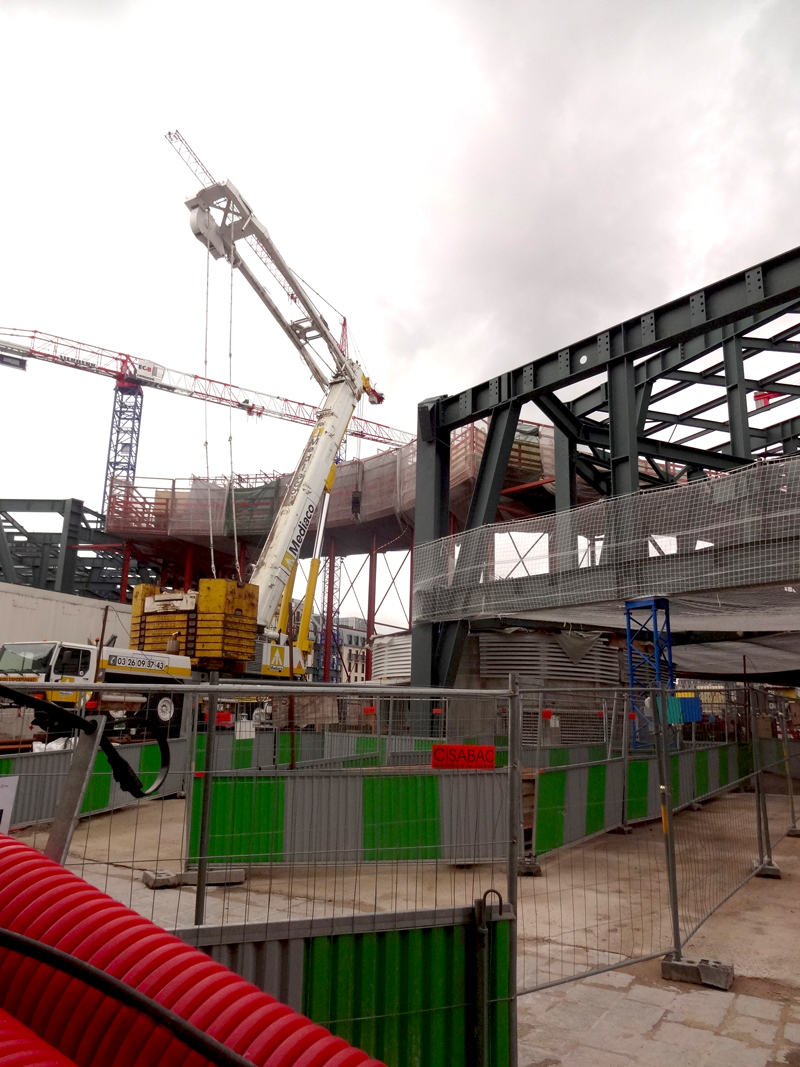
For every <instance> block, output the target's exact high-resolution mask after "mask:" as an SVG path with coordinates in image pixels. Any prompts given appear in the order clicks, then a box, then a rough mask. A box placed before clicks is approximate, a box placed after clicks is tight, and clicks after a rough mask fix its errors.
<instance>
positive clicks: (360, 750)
mask: <svg viewBox="0 0 800 1067" xmlns="http://www.w3.org/2000/svg"><path fill="white" fill-rule="evenodd" d="M377 751H378V738H377V737H361V736H359V737H356V753H357V754H358V755H366V754H367V753H369V752H377ZM381 759H382V760H383V763H384V764H385V763H386V738H385V737H382V738H381ZM379 765H380V760H379V759H378V757H377V756H374V757H372V758H371V759H355V760H354V759H348V760H347V766H348V767H378V766H379Z"/></svg>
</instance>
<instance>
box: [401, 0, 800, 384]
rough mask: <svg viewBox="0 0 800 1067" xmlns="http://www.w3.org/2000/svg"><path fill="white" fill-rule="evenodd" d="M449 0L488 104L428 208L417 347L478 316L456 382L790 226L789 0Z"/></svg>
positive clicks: (768, 242)
mask: <svg viewBox="0 0 800 1067" xmlns="http://www.w3.org/2000/svg"><path fill="white" fill-rule="evenodd" d="M446 6H447V7H448V9H449V10H450V11H451V12H453V13H455V14H458V16H459V18H460V23H461V25H462V27H463V29H464V32H465V35H466V37H467V39H468V40H470V41H471V43H472V46H473V47H474V48H475V50H476V54H477V55H478V57H479V62H480V64H481V66H482V69H483V71H484V73H485V76H486V79H487V85H488V87H489V93H490V96H491V99H490V105H491V106H490V109H489V113H488V118H485V119H477V120H476V126H475V128H474V131H473V134H472V137H471V138H470V143H469V144H468V145H467V147H466V149H465V150H464V151H463V153H462V156H461V159H460V160H459V163H458V166H457V167H456V168H455V170H454V172H453V174H452V176H451V182H450V185H449V187H448V188H447V190H446V192H445V193H444V194H443V195H441V196H439V198H438V199H437V200H436V201H434V202H431V203H430V204H429V207H428V210H429V211H430V213H431V217H432V219H433V220H435V222H432V225H431V231H432V233H434V234H435V238H434V239H432V240H431V241H430V243H429V245H428V247H427V249H426V250H425V264H424V267H425V270H426V273H427V286H426V287H425V290H426V299H425V303H424V306H423V307H422V308H421V309H420V310H419V312H418V314H417V316H416V318H415V319H412V321H409V320H408V318H407V317H404V319H403V321H402V323H399V322H398V323H397V326H396V331H395V340H396V343H397V344H398V345H401V346H403V347H404V348H405V351H406V352H407V354H408V358H409V359H410V360H412V361H413V360H414V358H415V355H414V349H415V347H416V349H417V350H418V351H423V350H427V349H428V347H429V346H430V345H431V344H435V343H436V338H437V337H439V338H448V337H450V338H451V339H452V343H453V344H454V345H456V344H457V340H456V339H457V338H458V337H459V336H461V337H462V338H467V337H468V336H469V335H470V333H471V332H472V331H474V328H475V326H476V324H477V323H480V322H488V323H489V324H490V326H489V331H488V336H486V337H485V339H484V340H483V342H482V343H481V344H480V345H479V346H478V347H477V348H473V346H472V345H471V343H470V342H469V341H468V340H462V343H461V348H462V356H461V358H459V355H458V352H457V351H452V352H451V358H452V359H453V365H454V369H453V388H457V387H458V386H459V385H461V384H467V383H468V382H469V381H470V380H472V379H475V378H476V377H479V376H484V375H485V374H488V373H493V372H496V371H498V370H501V369H507V368H510V367H512V366H515V365H517V364H518V363H520V362H522V361H524V360H525V359H528V358H531V357H532V356H535V355H538V354H543V353H545V352H547V351H550V350H551V349H553V348H555V347H558V346H559V345H563V344H567V343H570V342H572V341H577V340H579V339H580V338H582V337H583V336H586V335H587V334H590V333H592V332H594V331H596V330H599V329H602V328H604V327H606V326H609V325H611V324H612V323H614V322H618V321H620V320H621V319H622V318H624V317H626V316H628V315H630V314H635V313H636V312H637V311H640V310H642V311H643V310H645V309H646V308H648V307H650V306H654V305H656V304H658V303H661V302H663V301H665V300H667V299H669V298H670V297H672V296H675V295H677V294H678V293H679V292H682V291H684V290H685V289H686V288H687V287H691V286H694V285H700V284H702V283H703V282H706V281H712V280H713V279H714V278H715V277H719V276H722V275H724V274H726V273H728V272H730V271H733V270H736V269H739V268H742V267H745V266H747V265H749V263H750V262H755V261H757V260H758V259H759V258H763V257H766V256H769V255H774V254H776V253H778V252H780V251H782V250H783V249H784V248H787V247H791V246H793V245H795V244H798V243H800V241H799V240H798V238H799V237H800V227H798V225H797V221H796V208H795V203H796V191H797V189H798V185H799V182H798V178H800V133H799V130H800V127H799V126H798V115H800V107H799V105H800V78H798V73H797V72H798V70H800V62H798V60H800V55H798V53H799V52H800V31H798V25H797V19H796V8H795V6H794V4H793V3H792V0H775V2H762V3H753V2H750V0H747V2H735V0H705V2H704V3H703V4H700V5H698V4H697V3H695V2H689V0H671V2H670V3H669V4H663V3H660V2H654V0H648V2H641V3H631V2H629V0H607V2H605V3H603V4H596V3H594V2H589V0H580V2H577V0H567V2H564V3H558V4H552V3H548V2H538V3H530V2H528V0H526V2H524V3H522V2H520V3H516V2H511V3H505V4H491V5H487V4H485V3H482V2H473V3H467V4H464V3H462V2H459V3H458V4H455V3H453V4H448V5H446ZM482 336H484V335H482Z"/></svg>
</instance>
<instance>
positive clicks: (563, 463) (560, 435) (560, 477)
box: [553, 426, 577, 511]
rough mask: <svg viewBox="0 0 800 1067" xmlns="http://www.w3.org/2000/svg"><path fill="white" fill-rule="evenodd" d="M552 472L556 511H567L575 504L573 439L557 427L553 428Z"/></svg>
mask: <svg viewBox="0 0 800 1067" xmlns="http://www.w3.org/2000/svg"><path fill="white" fill-rule="evenodd" d="M553 454H554V460H555V464H554V471H553V473H554V474H555V476H556V485H555V488H556V511H569V509H570V508H574V507H575V504H576V503H577V486H576V477H575V439H574V438H573V437H570V436H569V435H568V434H566V433H564V431H563V430H561V429H560V428H559V427H558V426H554V427H553Z"/></svg>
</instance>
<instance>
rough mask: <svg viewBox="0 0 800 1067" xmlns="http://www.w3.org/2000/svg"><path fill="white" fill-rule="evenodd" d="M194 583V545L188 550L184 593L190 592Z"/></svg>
mask: <svg viewBox="0 0 800 1067" xmlns="http://www.w3.org/2000/svg"><path fill="white" fill-rule="evenodd" d="M193 581H194V545H189V546H188V548H187V549H186V558H185V561H184V564H183V591H184V592H188V591H189V590H190V589H191V588H192V582H193Z"/></svg>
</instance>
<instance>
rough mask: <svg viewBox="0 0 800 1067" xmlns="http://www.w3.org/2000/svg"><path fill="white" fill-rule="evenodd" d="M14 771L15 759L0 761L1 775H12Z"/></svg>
mask: <svg viewBox="0 0 800 1067" xmlns="http://www.w3.org/2000/svg"><path fill="white" fill-rule="evenodd" d="M13 770H14V761H13V759H0V775H2V774H11V773H12V772H13Z"/></svg>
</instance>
